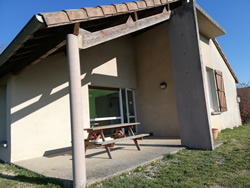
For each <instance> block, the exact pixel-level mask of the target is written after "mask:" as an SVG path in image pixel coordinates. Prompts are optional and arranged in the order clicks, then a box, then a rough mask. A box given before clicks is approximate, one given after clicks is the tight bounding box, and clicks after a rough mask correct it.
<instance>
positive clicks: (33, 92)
mask: <svg viewBox="0 0 250 188" xmlns="http://www.w3.org/2000/svg"><path fill="white" fill-rule="evenodd" d="M117 42H119V41H114V42H111V43H114V44H113V45H116V43H117ZM125 43H126V41H125ZM111 45H112V44H111ZM126 47H127V48H131V45H128V44H125V48H126ZM131 51H132V50H128V53H126V52H124V50H119V49H118V50H114V48H111V47H110V44H109V43H106V44H103V45H99V46H97V47H94V48H90V49H87V50H84V51H81V53H80V60H81V74H82V75H81V77H82V86H84V85H86V84H90V83H92V82H93V80H94V81H95V83H94V84H98V85H100V86H102V85H103V86H107V85H104V84H105V83H109V84H111V85H110V86H113V87H116V86H117V87H119V83H120V81H121V79H122V78H120V76H119V75H122V74H124V73H122V71H123V70H124V64H125V63H127V59H128V58H126V57H130V59H131V58H134V56H132V57H131ZM96 52H98V56H97V55H96ZM85 62H86V63H85ZM106 63H107V64H108V66H113V70H112V71H111V72H107V70H106V71H105V70H104V72H103V74H101V72H100V70H101V69H105V66H104V67H102V66H103V65H105V64H106ZM92 84H93V83H92ZM14 85H15V87H13V90H12V92H14V93H15V96H17V97H15V99H13V100H14V102H13V103H12V108H11V116H12V119H11V123H14V122H17V121H18V120H21V119H22V118H24V117H26V116H28V115H30V114H31V113H34V112H36V111H38V110H39V109H41V108H43V107H45V106H47V105H49V104H51V103H53V102H55V101H57V100H59V99H61V98H62V97H64V96H66V95H68V94H69V86H68V70H67V57H66V56H65V55H64V54H63V53H60V54H57V55H53V56H51V57H48V58H47V59H46V60H44V61H43V62H40V63H39V64H37V65H36V66H34V67H32V68H31V69H29V70H27V71H26V72H23V73H21V74H20V75H18V76H16V77H15V79H14ZM65 105H67V106H65V108H69V102H68V104H65ZM54 112H55V117H56V115H57V114H56V113H57V112H58V113H60V108H56V109H54ZM45 118H46V117H45Z"/></svg>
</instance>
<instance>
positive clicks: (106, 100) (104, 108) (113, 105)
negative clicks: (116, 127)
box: [89, 88, 121, 121]
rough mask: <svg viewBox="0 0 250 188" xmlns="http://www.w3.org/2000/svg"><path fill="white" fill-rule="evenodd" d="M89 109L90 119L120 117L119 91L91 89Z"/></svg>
mask: <svg viewBox="0 0 250 188" xmlns="http://www.w3.org/2000/svg"><path fill="white" fill-rule="evenodd" d="M89 108H90V109H89V111H90V119H94V118H102V117H120V116H121V114H120V103H119V90H112V89H92V88H90V89H89ZM111 121H116V120H111Z"/></svg>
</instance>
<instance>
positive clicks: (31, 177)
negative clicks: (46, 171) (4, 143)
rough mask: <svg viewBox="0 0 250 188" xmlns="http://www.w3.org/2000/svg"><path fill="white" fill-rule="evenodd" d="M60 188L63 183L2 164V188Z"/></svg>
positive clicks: (0, 169)
mask: <svg viewBox="0 0 250 188" xmlns="http://www.w3.org/2000/svg"><path fill="white" fill-rule="evenodd" d="M5 187H6V188H27V187H30V188H31V187H32V188H45V187H46V188H47V187H51V188H52V187H53V188H56V187H58V188H60V187H64V185H63V183H62V181H60V180H58V179H54V178H47V177H44V176H42V175H38V174H35V173H33V172H30V171H28V170H24V169H20V168H17V167H16V166H15V165H9V164H4V163H3V162H0V188H5Z"/></svg>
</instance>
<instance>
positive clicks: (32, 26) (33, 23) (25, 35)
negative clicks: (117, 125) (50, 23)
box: [0, 15, 45, 66]
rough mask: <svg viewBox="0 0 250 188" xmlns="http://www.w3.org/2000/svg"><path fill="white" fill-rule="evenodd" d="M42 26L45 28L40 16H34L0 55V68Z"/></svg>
mask: <svg viewBox="0 0 250 188" xmlns="http://www.w3.org/2000/svg"><path fill="white" fill-rule="evenodd" d="M42 26H45V24H44V21H43V18H42V16H40V15H34V16H33V17H32V18H31V19H30V21H29V22H28V23H27V24H26V25H25V26H24V28H23V29H22V30H21V31H20V32H19V33H18V35H17V36H16V37H15V39H14V40H12V42H11V43H10V44H9V45H8V47H7V48H6V49H5V50H4V51H3V52H2V54H0V66H2V65H3V64H4V63H5V62H6V61H7V60H8V59H9V58H10V57H11V56H12V55H13V54H14V53H15V52H16V51H17V50H18V49H19V48H20V47H21V46H22V45H23V44H24V43H25V42H26V41H27V40H28V39H29V38H30V37H32V35H33V34H34V33H35V32H36V31H38V30H39V29H40V28H42Z"/></svg>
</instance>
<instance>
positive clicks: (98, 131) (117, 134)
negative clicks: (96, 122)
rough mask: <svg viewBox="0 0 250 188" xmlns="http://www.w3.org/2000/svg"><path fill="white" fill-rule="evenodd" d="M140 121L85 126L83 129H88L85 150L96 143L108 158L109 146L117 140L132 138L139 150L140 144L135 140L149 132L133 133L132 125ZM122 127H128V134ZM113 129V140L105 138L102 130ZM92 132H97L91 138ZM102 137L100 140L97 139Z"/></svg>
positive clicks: (112, 145)
mask: <svg viewBox="0 0 250 188" xmlns="http://www.w3.org/2000/svg"><path fill="white" fill-rule="evenodd" d="M139 124H140V123H139V122H137V123H125V124H116V125H108V126H99V127H92V128H86V129H84V130H86V131H88V138H87V139H86V140H85V152H86V151H87V148H88V145H96V146H104V147H105V149H106V151H107V154H108V156H109V158H110V159H112V157H111V153H110V147H114V145H115V143H117V142H122V141H127V140H133V141H134V143H135V145H136V147H137V149H138V150H140V146H139V144H138V142H137V140H142V139H143V137H145V136H149V134H138V135H134V132H133V129H132V127H133V126H135V125H139ZM123 128H128V131H129V133H130V136H126V135H125V134H124V133H123V131H122V129H123ZM111 129H115V130H116V131H115V134H114V135H112V136H111V137H112V138H113V140H107V141H106V140H105V136H104V134H103V131H104V130H111ZM92 134H95V135H96V134H99V135H98V136H97V138H95V139H91V135H92ZM100 138H102V141H101V142H100V141H99V139H100Z"/></svg>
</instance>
